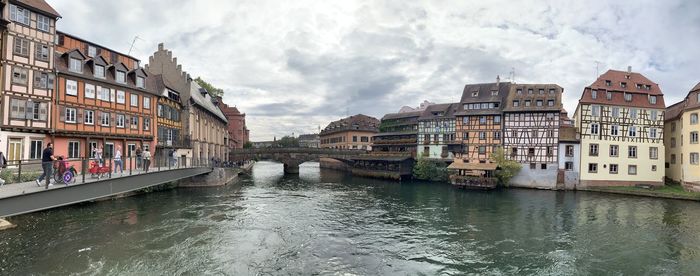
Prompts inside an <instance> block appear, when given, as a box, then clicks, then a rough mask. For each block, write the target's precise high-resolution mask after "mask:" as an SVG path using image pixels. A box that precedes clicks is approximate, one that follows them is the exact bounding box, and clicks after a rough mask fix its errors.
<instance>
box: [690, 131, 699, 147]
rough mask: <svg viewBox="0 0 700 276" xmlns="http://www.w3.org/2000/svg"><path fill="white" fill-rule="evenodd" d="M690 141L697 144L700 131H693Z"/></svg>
mask: <svg viewBox="0 0 700 276" xmlns="http://www.w3.org/2000/svg"><path fill="white" fill-rule="evenodd" d="M690 143H691V144H697V143H698V132H697V131H691V132H690Z"/></svg>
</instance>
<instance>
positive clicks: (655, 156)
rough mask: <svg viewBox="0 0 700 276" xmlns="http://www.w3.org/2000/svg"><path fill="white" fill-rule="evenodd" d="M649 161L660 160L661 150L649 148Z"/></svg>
mask: <svg viewBox="0 0 700 276" xmlns="http://www.w3.org/2000/svg"><path fill="white" fill-rule="evenodd" d="M649 159H659V148H657V147H649Z"/></svg>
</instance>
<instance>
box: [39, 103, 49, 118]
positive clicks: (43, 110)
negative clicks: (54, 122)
mask: <svg viewBox="0 0 700 276" xmlns="http://www.w3.org/2000/svg"><path fill="white" fill-rule="evenodd" d="M48 113H49V104H48V103H40V104H39V120H42V121H46V117H47V115H48Z"/></svg>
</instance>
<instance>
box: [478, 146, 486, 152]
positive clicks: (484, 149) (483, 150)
mask: <svg viewBox="0 0 700 276" xmlns="http://www.w3.org/2000/svg"><path fill="white" fill-rule="evenodd" d="M479 154H486V146H479Z"/></svg>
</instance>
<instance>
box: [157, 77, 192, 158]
mask: <svg viewBox="0 0 700 276" xmlns="http://www.w3.org/2000/svg"><path fill="white" fill-rule="evenodd" d="M152 79H153V81H154V86H155V89H156V92H157V93H158V94H159V97H158V107H157V109H156V110H157V112H156V116H157V118H158V123H157V131H158V132H157V135H158V136H157V138H158V139H156V141H157V143H156V151H155V153H154V156H156V157H158V158H161V159H162V160H165V159H164V158H167V157H168V155H170V154H171V153H172V152H173V151H176V152H183V151H184V152H186V151H189V150H191V149H192V142H191V141H190V137H189V135H187V134H186V133H185V132H184V131H183V127H182V125H183V123H182V121H183V120H182V115H183V113H182V101H181V98H180V92H179V91H177V90H176V88H175V87H177V86H176V85H175V84H173V83H170V82H169V81H168V80H167V79H165V78H163V75H154V76H153V78H152ZM177 155H178V156H180V154H177Z"/></svg>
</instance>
